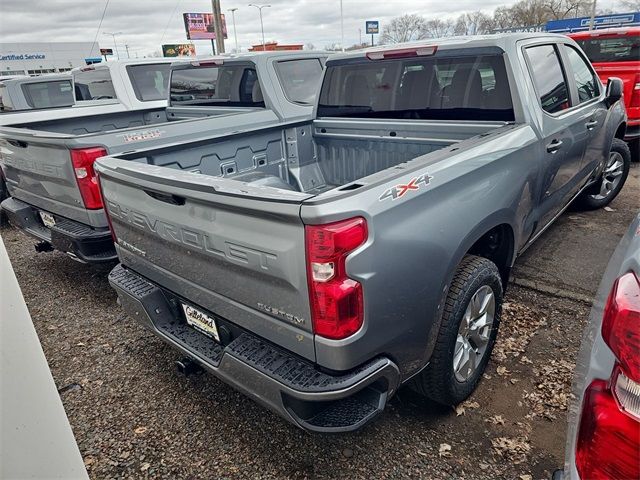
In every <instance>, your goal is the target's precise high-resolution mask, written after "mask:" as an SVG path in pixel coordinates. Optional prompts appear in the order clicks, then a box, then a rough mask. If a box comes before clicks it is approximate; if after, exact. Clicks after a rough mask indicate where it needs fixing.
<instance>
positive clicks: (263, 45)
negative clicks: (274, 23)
mask: <svg viewBox="0 0 640 480" xmlns="http://www.w3.org/2000/svg"><path fill="white" fill-rule="evenodd" d="M249 6H250V7H256V8H257V9H258V10H259V11H260V30H261V31H262V51H263V52H264V51H265V50H266V49H267V44H266V43H265V41H264V24H263V23H262V9H263V8H269V7H270V6H271V5H256V4H254V3H250V4H249Z"/></svg>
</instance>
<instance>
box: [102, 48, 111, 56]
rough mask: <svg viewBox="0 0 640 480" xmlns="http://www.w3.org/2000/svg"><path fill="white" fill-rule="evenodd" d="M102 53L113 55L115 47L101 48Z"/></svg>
mask: <svg viewBox="0 0 640 480" xmlns="http://www.w3.org/2000/svg"><path fill="white" fill-rule="evenodd" d="M100 55H113V48H101V49H100Z"/></svg>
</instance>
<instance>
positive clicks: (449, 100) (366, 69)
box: [318, 55, 514, 121]
mask: <svg viewBox="0 0 640 480" xmlns="http://www.w3.org/2000/svg"><path fill="white" fill-rule="evenodd" d="M318 116H320V117H370V118H393V119H412V118H413V119H446V120H492V121H513V120H514V113H513V105H512V102H511V92H510V90H509V82H508V79H507V73H506V70H505V66H504V60H503V59H502V56H500V55H485V56H469V57H444V58H434V57H430V58H415V57H414V58H407V59H398V60H381V61H370V60H367V59H363V60H362V61H360V62H358V63H346V64H342V65H340V64H338V65H335V66H333V65H331V64H329V65H328V66H327V72H326V74H325V79H324V82H323V85H322V90H321V92H320V101H319V105H318Z"/></svg>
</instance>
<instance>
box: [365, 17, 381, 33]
mask: <svg viewBox="0 0 640 480" xmlns="http://www.w3.org/2000/svg"><path fill="white" fill-rule="evenodd" d="M365 27H366V32H367V33H368V34H371V35H373V34H374V33H380V22H378V20H367V21H366V23H365Z"/></svg>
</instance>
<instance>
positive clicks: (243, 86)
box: [169, 64, 264, 108]
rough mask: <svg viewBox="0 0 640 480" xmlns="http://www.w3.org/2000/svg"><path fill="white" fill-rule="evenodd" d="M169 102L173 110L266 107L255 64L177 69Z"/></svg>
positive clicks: (171, 84)
mask: <svg viewBox="0 0 640 480" xmlns="http://www.w3.org/2000/svg"><path fill="white" fill-rule="evenodd" d="M169 102H170V105H171V106H196V105H197V106H216V107H258V108H261V107H264V99H263V97H262V88H261V85H260V81H259V79H258V75H257V72H256V69H255V66H253V64H233V65H215V66H188V67H186V68H175V69H173V71H172V72H171V81H170V85H169Z"/></svg>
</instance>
